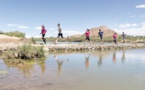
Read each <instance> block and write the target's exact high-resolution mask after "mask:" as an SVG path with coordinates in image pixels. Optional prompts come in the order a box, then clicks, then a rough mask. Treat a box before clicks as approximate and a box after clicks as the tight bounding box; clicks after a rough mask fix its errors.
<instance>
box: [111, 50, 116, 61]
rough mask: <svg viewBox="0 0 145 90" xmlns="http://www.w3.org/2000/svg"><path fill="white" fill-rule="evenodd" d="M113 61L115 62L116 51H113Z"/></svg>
mask: <svg viewBox="0 0 145 90" xmlns="http://www.w3.org/2000/svg"><path fill="white" fill-rule="evenodd" d="M112 60H113V62H114V63H116V51H113V58H112Z"/></svg>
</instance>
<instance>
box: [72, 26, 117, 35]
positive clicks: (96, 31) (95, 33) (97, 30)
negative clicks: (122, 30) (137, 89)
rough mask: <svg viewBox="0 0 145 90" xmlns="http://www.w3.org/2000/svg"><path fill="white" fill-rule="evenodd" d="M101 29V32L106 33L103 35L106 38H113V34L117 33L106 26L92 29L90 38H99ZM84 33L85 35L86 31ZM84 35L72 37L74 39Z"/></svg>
mask: <svg viewBox="0 0 145 90" xmlns="http://www.w3.org/2000/svg"><path fill="white" fill-rule="evenodd" d="M99 29H101V31H103V32H104V34H103V36H104V37H109V36H113V34H114V33H115V31H114V30H111V29H109V28H108V27H106V26H100V27H96V28H91V29H90V36H98V32H99ZM84 33H85V31H84ZM116 33H117V32H116ZM117 34H118V33H117ZM83 35H84V34H76V35H72V37H81V36H83ZM118 35H120V34H118Z"/></svg>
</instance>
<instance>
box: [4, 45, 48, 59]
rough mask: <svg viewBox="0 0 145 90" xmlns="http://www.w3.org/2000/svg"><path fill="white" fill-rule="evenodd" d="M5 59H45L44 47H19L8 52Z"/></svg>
mask: <svg viewBox="0 0 145 90" xmlns="http://www.w3.org/2000/svg"><path fill="white" fill-rule="evenodd" d="M3 56H4V57H3V58H4V59H29V60H31V59H34V58H35V57H36V58H42V57H44V56H45V55H44V50H43V47H34V46H32V45H23V46H19V47H17V48H16V49H13V50H8V51H6V52H4V53H3Z"/></svg>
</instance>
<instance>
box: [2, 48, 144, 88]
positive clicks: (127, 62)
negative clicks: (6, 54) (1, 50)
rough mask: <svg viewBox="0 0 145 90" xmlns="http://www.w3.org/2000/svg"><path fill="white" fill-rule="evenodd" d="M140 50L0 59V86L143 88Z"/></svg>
mask: <svg viewBox="0 0 145 90" xmlns="http://www.w3.org/2000/svg"><path fill="white" fill-rule="evenodd" d="M144 53H145V49H132V50H121V51H97V52H83V53H80V52H74V53H67V52H66V53H64V54H63V53H60V54H55V53H54V54H53V53H51V54H49V55H48V57H47V59H46V60H41V61H40V60H35V61H31V62H29V63H28V65H26V66H13V65H9V64H6V63H5V62H3V60H0V90H145V55H144ZM1 71H7V72H8V73H2V72H1Z"/></svg>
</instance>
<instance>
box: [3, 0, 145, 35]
mask: <svg viewBox="0 0 145 90" xmlns="http://www.w3.org/2000/svg"><path fill="white" fill-rule="evenodd" d="M58 23H60V24H61V28H62V32H63V35H64V36H65V37H66V36H71V35H74V34H82V33H84V32H85V31H86V29H91V28H94V27H99V26H106V27H108V28H110V29H112V30H115V31H116V32H118V33H122V32H125V33H126V34H127V35H145V0H0V31H3V32H10V31H20V32H23V33H25V34H26V37H41V35H40V32H41V25H44V26H45V28H46V30H47V34H46V37H52V36H53V37H57V33H58V31H57V24H58ZM102 31H103V30H102Z"/></svg>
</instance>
